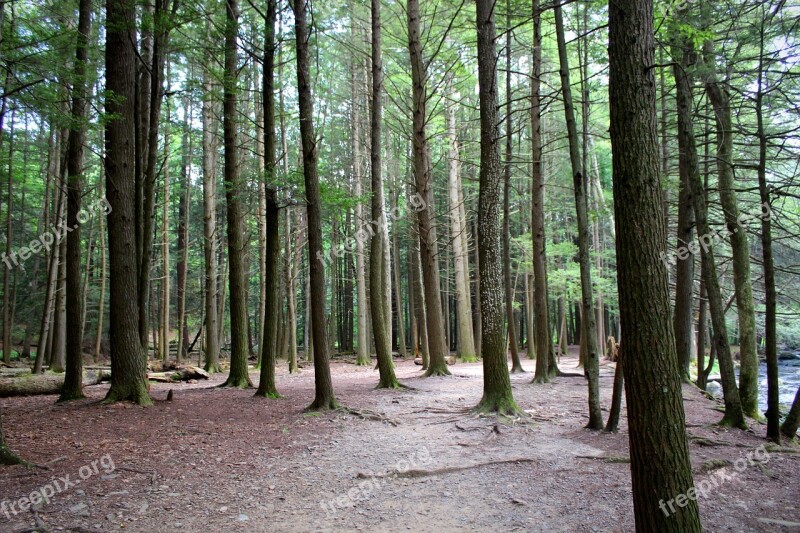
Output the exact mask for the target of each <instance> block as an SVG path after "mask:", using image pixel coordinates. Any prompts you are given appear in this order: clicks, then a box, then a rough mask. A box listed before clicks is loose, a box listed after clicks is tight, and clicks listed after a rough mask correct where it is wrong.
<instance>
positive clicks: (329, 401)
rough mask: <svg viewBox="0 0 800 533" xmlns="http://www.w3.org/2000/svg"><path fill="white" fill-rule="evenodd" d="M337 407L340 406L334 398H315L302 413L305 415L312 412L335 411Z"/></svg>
mask: <svg viewBox="0 0 800 533" xmlns="http://www.w3.org/2000/svg"><path fill="white" fill-rule="evenodd" d="M339 407H340V405H339V403H338V402H337V401H336V398H333V397H331V398H316V399H315V400H314V401H313V402H312V403H311V405H309V406H308V407H306V408H305V409H304V411H305V412H307V413H308V412H313V411H336V410H337V409H339Z"/></svg>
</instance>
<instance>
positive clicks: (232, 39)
mask: <svg viewBox="0 0 800 533" xmlns="http://www.w3.org/2000/svg"><path fill="white" fill-rule="evenodd" d="M225 14H226V18H225V75H224V77H223V104H222V109H223V113H222V117H223V119H222V120H223V122H222V128H223V134H224V143H225V202H226V204H227V212H226V213H227V222H228V227H227V234H228V288H229V292H230V309H231V311H230V313H231V368H230V372H229V373H228V379H227V380H225V383H223V386H224V387H238V388H246V387H252V386H253V383H252V382H251V381H250V376H249V375H248V373H247V358H248V354H249V350H248V345H247V280H246V277H245V266H244V265H245V239H244V219H243V214H242V193H243V191H244V187H243V184H242V180H241V175H240V172H239V166H238V165H239V163H238V156H237V150H238V145H237V132H236V129H237V119H236V115H237V112H236V99H237V87H236V85H237V78H238V74H237V72H238V71H237V68H236V49H237V45H236V39H237V34H238V28H239V4H238V2H237V0H226V2H225Z"/></svg>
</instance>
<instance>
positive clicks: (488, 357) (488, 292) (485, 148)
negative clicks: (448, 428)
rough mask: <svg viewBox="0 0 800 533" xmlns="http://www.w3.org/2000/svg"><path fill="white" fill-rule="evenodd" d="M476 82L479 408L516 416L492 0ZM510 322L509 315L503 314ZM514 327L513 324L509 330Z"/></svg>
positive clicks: (481, 9) (483, 20)
mask: <svg viewBox="0 0 800 533" xmlns="http://www.w3.org/2000/svg"><path fill="white" fill-rule="evenodd" d="M476 26H477V34H478V86H479V87H480V91H479V93H480V120H481V167H480V181H479V193H478V249H479V250H480V256H479V259H478V268H479V270H480V275H481V291H480V293H481V316H482V321H481V329H482V332H481V338H482V342H483V354H482V355H483V398H481V401H480V403H478V405H477V407H476V410H477V411H478V412H492V413H497V414H499V415H519V414H520V413H521V411H520V409H519V407H517V404H516V402H515V401H514V395H513V392H512V390H511V378H510V377H509V373H508V362H507V357H506V336H505V331H506V327H505V323H504V320H503V281H502V279H503V278H502V266H501V262H502V255H501V251H500V243H501V240H500V231H499V229H500V228H499V226H500V224H499V222H500V213H499V211H500V180H501V176H502V167H501V163H500V145H499V141H500V132H499V130H498V127H497V124H498V121H497V102H498V97H497V67H496V65H497V51H496V50H495V39H496V32H495V22H494V2H493V1H492V0H477V1H476ZM508 318H509V321H510V322H511V323H513V317H508ZM511 331H513V328H512V329H511Z"/></svg>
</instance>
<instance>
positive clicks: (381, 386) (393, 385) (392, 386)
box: [375, 379, 416, 390]
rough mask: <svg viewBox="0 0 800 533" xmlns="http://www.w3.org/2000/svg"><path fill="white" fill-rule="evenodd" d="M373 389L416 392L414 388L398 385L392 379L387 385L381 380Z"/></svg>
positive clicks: (395, 380) (397, 382)
mask: <svg viewBox="0 0 800 533" xmlns="http://www.w3.org/2000/svg"><path fill="white" fill-rule="evenodd" d="M375 389H395V390H416V389H415V388H414V387H410V386H408V385H404V384H403V383H400V382H399V381H397V379H394V380H392V381H390V382H388V383H384V381H383V380H380V381H379V382H378V384H377V385H376V386H375Z"/></svg>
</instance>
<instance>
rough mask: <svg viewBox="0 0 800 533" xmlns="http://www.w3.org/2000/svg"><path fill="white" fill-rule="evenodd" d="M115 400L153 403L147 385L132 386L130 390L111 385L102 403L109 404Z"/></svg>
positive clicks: (145, 403)
mask: <svg viewBox="0 0 800 533" xmlns="http://www.w3.org/2000/svg"><path fill="white" fill-rule="evenodd" d="M117 402H131V403H135V404H136V405H141V406H149V405H153V399H152V398H151V397H150V394H149V393H148V392H147V387H146V386H144V385H142V386H141V387H132V390H129V391H120V390H118V389H115V388H114V386H113V385H112V386H111V388H110V389H109V390H108V394H106V397H105V398H104V399H103V402H102V403H103V404H105V405H109V404H112V403H117Z"/></svg>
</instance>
